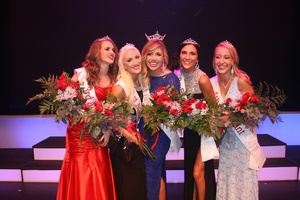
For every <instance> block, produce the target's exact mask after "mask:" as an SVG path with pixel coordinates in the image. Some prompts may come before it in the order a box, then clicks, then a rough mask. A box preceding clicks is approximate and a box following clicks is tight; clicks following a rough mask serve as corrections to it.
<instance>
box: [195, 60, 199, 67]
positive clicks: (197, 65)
mask: <svg viewBox="0 0 300 200" xmlns="http://www.w3.org/2000/svg"><path fill="white" fill-rule="evenodd" d="M195 69H199V64H198V61H197V63H196V65H195Z"/></svg>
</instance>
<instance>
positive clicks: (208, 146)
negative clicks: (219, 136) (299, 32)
mask: <svg viewBox="0 0 300 200" xmlns="http://www.w3.org/2000/svg"><path fill="white" fill-rule="evenodd" d="M200 148H201V155H202V161H203V162H205V161H208V160H211V159H214V157H215V156H219V151H218V148H217V145H216V142H215V140H214V138H213V137H207V136H203V135H201V145H200Z"/></svg>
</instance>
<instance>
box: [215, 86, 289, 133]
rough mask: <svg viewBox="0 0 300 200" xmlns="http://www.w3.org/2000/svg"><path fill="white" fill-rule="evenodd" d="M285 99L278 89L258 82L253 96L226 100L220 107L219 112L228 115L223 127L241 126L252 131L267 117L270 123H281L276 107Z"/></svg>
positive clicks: (244, 95) (247, 95) (245, 95)
mask: <svg viewBox="0 0 300 200" xmlns="http://www.w3.org/2000/svg"><path fill="white" fill-rule="evenodd" d="M264 85H265V88H264V87H263V86H264ZM285 99H286V95H285V94H284V92H283V91H282V90H280V89H279V88H278V87H276V86H275V87H274V86H272V85H269V84H267V83H266V82H264V84H263V83H261V82H260V84H259V85H258V87H256V88H255V94H254V95H250V94H249V93H244V94H242V96H241V97H239V98H237V99H231V98H228V99H226V102H225V103H224V104H222V105H220V109H221V111H220V112H222V113H228V114H229V120H228V121H227V122H226V123H225V127H235V126H238V125H240V124H243V125H245V126H246V127H247V128H250V129H252V130H253V129H254V128H256V127H259V122H263V121H264V120H265V119H266V118H267V117H269V119H270V120H271V122H272V123H275V122H282V120H281V118H280V116H279V114H280V111H279V110H278V107H279V106H280V105H282V104H283V102H284V101H285Z"/></svg>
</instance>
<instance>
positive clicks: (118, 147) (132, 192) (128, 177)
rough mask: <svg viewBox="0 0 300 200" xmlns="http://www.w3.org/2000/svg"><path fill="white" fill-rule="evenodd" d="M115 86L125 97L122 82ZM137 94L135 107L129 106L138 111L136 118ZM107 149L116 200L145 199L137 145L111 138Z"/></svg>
mask: <svg viewBox="0 0 300 200" xmlns="http://www.w3.org/2000/svg"><path fill="white" fill-rule="evenodd" d="M115 85H120V86H121V87H122V88H123V89H124V91H125V93H126V95H127V87H126V84H125V83H124V82H123V81H118V82H117V83H116V84H115ZM139 92H141V95H139V94H138V91H135V93H134V102H135V104H136V105H131V106H133V107H134V108H136V110H138V111H137V114H136V115H137V116H138V115H139V114H138V113H139V112H140V109H141V97H142V91H139ZM127 96H128V95H127ZM140 96H141V97H140ZM137 121H138V120H137ZM124 143H127V145H126V147H127V148H126V149H124ZM109 147H110V157H111V162H112V166H113V172H114V178H115V185H116V190H117V196H118V200H144V199H146V171H145V162H144V154H143V153H142V152H141V151H140V149H139V147H138V146H137V145H135V144H131V143H128V142H127V140H126V138H125V137H121V139H120V140H119V141H116V140H115V139H113V138H111V139H110V141H109ZM125 154H127V155H125ZM126 156H127V157H126Z"/></svg>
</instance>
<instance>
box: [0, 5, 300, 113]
mask: <svg viewBox="0 0 300 200" xmlns="http://www.w3.org/2000/svg"><path fill="white" fill-rule="evenodd" d="M1 4H2V5H1V9H2V12H1V15H2V16H1V19H2V20H3V23H2V27H3V29H4V30H3V29H2V30H3V31H1V35H2V37H1V43H2V44H1V50H2V53H1V72H2V73H1V77H2V79H1V102H2V103H1V106H0V114H38V108H37V106H38V102H33V103H31V104H29V105H27V106H26V105H25V104H26V102H27V100H28V98H29V97H31V96H33V95H35V94H36V93H39V92H41V91H42V89H41V88H40V85H39V84H38V83H36V82H34V81H33V80H35V79H37V78H39V77H41V76H46V77H47V76H48V74H57V75H60V74H61V72H62V71H66V72H68V73H69V74H73V69H74V68H77V67H80V65H81V62H82V61H83V60H84V56H85V54H86V53H87V51H88V49H89V46H90V44H91V43H92V42H93V41H94V39H96V38H98V37H103V36H105V35H109V36H110V37H111V38H112V39H113V40H114V41H115V42H116V44H117V45H118V47H121V46H123V45H124V44H125V43H126V42H130V43H133V44H135V45H136V46H137V47H138V48H139V49H140V50H141V48H142V47H143V45H144V44H145V42H146V38H145V36H144V33H147V34H148V35H149V34H154V33H155V32H156V31H157V30H158V31H159V33H160V34H167V36H166V38H165V43H166V45H167V48H168V52H169V56H170V57H172V55H173V54H174V53H175V52H176V51H177V48H178V46H179V44H180V43H181V42H182V41H183V40H184V39H187V38H189V37H191V38H193V39H195V40H196V41H198V42H199V43H200V45H201V54H200V66H201V68H202V70H204V71H205V72H207V74H208V75H209V76H213V75H214V73H213V70H212V67H211V60H212V56H213V50H214V48H215V46H216V45H217V44H218V43H219V42H221V41H223V40H229V41H231V42H232V43H233V44H234V45H235V47H236V49H237V50H238V53H239V56H240V68H241V69H243V70H245V71H246V72H247V73H248V74H249V75H250V77H251V79H252V82H253V84H254V85H257V84H258V83H259V81H267V82H268V83H270V84H273V85H277V86H279V87H280V88H282V89H284V91H285V92H286V94H287V96H288V99H287V101H286V103H285V104H284V105H283V107H282V108H281V110H283V111H300V106H299V104H298V102H300V98H299V92H300V91H299V83H298V82H299V81H298V71H299V70H298V68H296V67H298V66H299V46H298V43H299V32H297V30H296V29H297V27H299V26H298V25H299V24H298V21H296V19H297V17H299V14H298V13H297V12H296V10H297V8H296V0H285V1H281V0H280V1H279V0H259V1H256V0H231V1H230V0H228V1H224V0H197V1H192V0H107V1H100V0H86V1H82V0H73V1H67V0H51V1H50V0H3V1H1Z"/></svg>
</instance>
